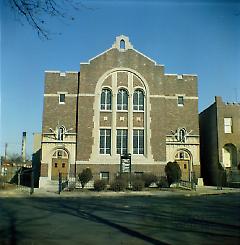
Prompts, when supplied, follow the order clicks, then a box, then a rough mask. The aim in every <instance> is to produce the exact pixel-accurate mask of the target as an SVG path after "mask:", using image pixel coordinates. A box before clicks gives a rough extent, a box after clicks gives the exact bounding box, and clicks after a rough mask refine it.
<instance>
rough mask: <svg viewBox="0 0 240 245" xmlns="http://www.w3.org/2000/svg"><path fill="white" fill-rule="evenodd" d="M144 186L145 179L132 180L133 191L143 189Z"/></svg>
mask: <svg viewBox="0 0 240 245" xmlns="http://www.w3.org/2000/svg"><path fill="white" fill-rule="evenodd" d="M143 188H144V181H143V180H141V179H134V180H133V181H132V190H133V191H142V189H143Z"/></svg>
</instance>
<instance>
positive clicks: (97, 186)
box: [94, 179, 107, 191]
mask: <svg viewBox="0 0 240 245" xmlns="http://www.w3.org/2000/svg"><path fill="white" fill-rule="evenodd" d="M106 187H107V183H106V181H105V180H103V179H99V180H95V181H94V190H95V191H103V190H105V189H106Z"/></svg>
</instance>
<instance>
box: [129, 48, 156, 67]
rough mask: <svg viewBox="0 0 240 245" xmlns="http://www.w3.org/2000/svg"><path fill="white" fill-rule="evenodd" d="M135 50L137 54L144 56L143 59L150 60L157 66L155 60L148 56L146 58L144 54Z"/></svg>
mask: <svg viewBox="0 0 240 245" xmlns="http://www.w3.org/2000/svg"><path fill="white" fill-rule="evenodd" d="M133 50H134V51H135V52H136V53H138V54H140V55H142V56H143V57H145V58H146V59H148V60H150V61H151V62H153V63H154V65H156V64H157V62H156V61H155V60H153V59H151V58H149V57H148V56H146V55H145V54H143V53H141V52H140V51H138V50H136V49H135V48H133Z"/></svg>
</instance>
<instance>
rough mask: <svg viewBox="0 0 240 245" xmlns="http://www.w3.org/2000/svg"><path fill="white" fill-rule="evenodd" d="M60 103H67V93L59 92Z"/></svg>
mask: <svg viewBox="0 0 240 245" xmlns="http://www.w3.org/2000/svg"><path fill="white" fill-rule="evenodd" d="M59 104H65V94H59Z"/></svg>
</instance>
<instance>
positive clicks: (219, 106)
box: [199, 97, 240, 185]
mask: <svg viewBox="0 0 240 245" xmlns="http://www.w3.org/2000/svg"><path fill="white" fill-rule="evenodd" d="M199 121H200V136H201V137H200V142H201V167H202V176H203V178H204V182H205V184H208V185H218V184H221V183H220V182H222V181H223V180H224V179H223V177H224V175H225V174H224V175H222V173H226V181H227V184H233V183H234V182H240V171H239V170H240V103H224V102H223V101H222V98H221V97H215V102H214V103H213V104H212V105H211V106H209V107H208V108H207V109H205V110H204V111H203V112H201V113H200V118H199Z"/></svg>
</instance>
